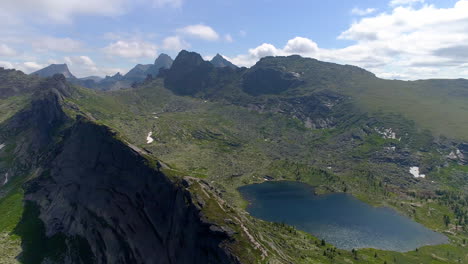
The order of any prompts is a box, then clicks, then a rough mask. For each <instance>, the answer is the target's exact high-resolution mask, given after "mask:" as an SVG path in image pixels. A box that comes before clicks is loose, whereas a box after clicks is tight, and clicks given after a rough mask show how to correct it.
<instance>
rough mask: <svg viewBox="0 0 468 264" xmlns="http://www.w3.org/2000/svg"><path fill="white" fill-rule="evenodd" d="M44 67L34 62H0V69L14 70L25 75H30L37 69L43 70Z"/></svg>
mask: <svg viewBox="0 0 468 264" xmlns="http://www.w3.org/2000/svg"><path fill="white" fill-rule="evenodd" d="M45 66H46V65H44V64H40V63H37V62H34V61H26V62H10V61H0V67H3V68H6V69H16V70H20V71H22V72H25V73H31V72H34V71H37V70H39V69H42V68H44V67H45Z"/></svg>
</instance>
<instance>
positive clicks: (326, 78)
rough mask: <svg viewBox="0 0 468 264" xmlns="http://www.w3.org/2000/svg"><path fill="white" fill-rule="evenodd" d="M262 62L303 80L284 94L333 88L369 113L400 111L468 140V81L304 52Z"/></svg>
mask: <svg viewBox="0 0 468 264" xmlns="http://www.w3.org/2000/svg"><path fill="white" fill-rule="evenodd" d="M261 67H263V68H275V69H279V70H281V71H284V72H290V73H292V74H294V75H295V76H298V79H300V80H301V81H303V84H302V85H301V86H299V87H297V88H295V89H293V90H292V91H291V90H289V91H287V92H286V93H283V94H284V95H287V94H288V93H289V94H290V93H294V94H308V93H312V92H316V91H317V90H322V89H329V90H334V91H337V92H339V93H342V94H345V95H347V96H350V97H351V98H353V99H354V100H355V102H356V103H357V104H356V105H358V106H360V107H361V108H362V109H363V110H365V111H368V112H370V113H375V112H391V113H398V114H401V115H403V116H404V117H406V118H408V119H410V120H413V121H414V122H415V123H416V125H417V126H418V127H419V128H421V129H429V130H430V131H431V132H432V133H433V134H434V135H435V136H439V135H444V136H446V137H451V138H456V139H461V140H468V132H467V131H468V80H464V79H456V80H420V81H397V80H384V79H380V78H377V77H376V76H374V75H373V74H372V73H370V72H368V71H366V70H363V69H361V68H358V67H355V66H350V65H339V64H335V63H327V62H322V61H318V60H314V59H307V58H301V57H299V56H289V57H267V58H265V59H262V60H260V61H259V62H258V63H257V65H256V66H254V67H253V69H254V68H261Z"/></svg>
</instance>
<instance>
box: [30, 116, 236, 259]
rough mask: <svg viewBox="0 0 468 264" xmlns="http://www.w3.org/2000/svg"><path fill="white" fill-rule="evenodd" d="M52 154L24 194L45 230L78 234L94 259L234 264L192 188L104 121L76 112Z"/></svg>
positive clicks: (220, 235)
mask: <svg viewBox="0 0 468 264" xmlns="http://www.w3.org/2000/svg"><path fill="white" fill-rule="evenodd" d="M57 152H58V153H57V155H56V156H55V157H54V158H53V159H52V160H51V161H50V163H49V165H48V166H46V167H45V168H44V169H45V170H44V173H43V174H42V175H41V176H40V177H38V178H37V179H35V180H34V181H33V182H31V184H30V185H29V187H28V188H27V194H26V199H28V200H30V201H33V202H35V203H36V204H37V205H38V206H39V208H40V212H41V214H40V218H41V219H42V221H43V222H44V223H45V227H46V234H47V236H52V235H55V234H64V235H65V236H67V237H77V236H78V237H82V238H84V239H85V240H86V241H87V243H88V244H89V248H90V249H91V251H92V254H93V257H92V258H93V260H94V263H237V260H236V258H235V257H233V256H231V255H230V253H229V252H228V251H227V250H225V249H223V246H222V243H223V241H224V240H227V239H229V236H228V235H227V234H226V233H224V232H219V231H218V232H216V231H211V230H210V224H208V223H205V222H204V221H203V220H201V218H202V216H201V215H200V211H199V209H198V208H197V207H196V206H195V205H193V203H192V198H191V195H190V193H189V192H188V191H186V190H185V189H184V188H183V187H182V186H179V185H177V184H174V183H173V182H172V181H171V180H169V179H168V178H167V177H166V176H165V175H164V174H163V173H161V172H160V171H159V170H158V169H157V168H151V167H150V166H149V165H148V164H147V163H148V162H147V161H146V160H145V159H144V158H142V157H141V156H140V154H139V153H137V152H136V151H134V150H132V149H131V148H130V147H128V146H126V145H125V144H124V143H122V142H120V141H118V140H116V139H115V138H114V134H113V133H112V132H110V131H109V130H108V129H107V128H106V127H103V126H98V125H96V124H93V123H90V122H89V121H85V120H84V119H82V118H81V119H80V120H79V121H77V123H76V124H75V125H74V126H73V127H72V128H71V129H70V131H69V135H68V136H67V138H66V139H65V140H64V142H63V145H62V146H61V148H60V149H59V150H57ZM68 244H71V243H68ZM68 252H73V250H72V249H68V250H67V251H66V252H64V253H63V254H65V255H64V256H62V261H63V262H65V263H75V262H74V260H73V258H74V257H73V255H70V254H69V253H68Z"/></svg>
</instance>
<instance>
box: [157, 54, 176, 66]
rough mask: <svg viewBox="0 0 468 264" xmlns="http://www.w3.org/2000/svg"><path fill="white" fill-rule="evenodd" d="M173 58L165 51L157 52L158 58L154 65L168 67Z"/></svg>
mask: <svg viewBox="0 0 468 264" xmlns="http://www.w3.org/2000/svg"><path fill="white" fill-rule="evenodd" d="M173 61H174V60H173V59H172V58H171V57H170V56H169V55H167V54H166V53H161V54H159V56H158V58H156V60H155V61H154V65H167V66H168V67H166V68H170V67H171V65H172V62H173Z"/></svg>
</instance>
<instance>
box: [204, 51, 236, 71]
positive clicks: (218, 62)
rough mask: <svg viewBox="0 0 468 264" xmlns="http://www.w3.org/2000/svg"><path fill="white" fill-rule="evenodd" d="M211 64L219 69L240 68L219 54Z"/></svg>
mask: <svg viewBox="0 0 468 264" xmlns="http://www.w3.org/2000/svg"><path fill="white" fill-rule="evenodd" d="M210 62H211V64H213V65H214V66H215V67H218V68H223V67H229V68H232V69H237V68H238V67H237V66H236V65H234V64H233V63H232V62H230V61H228V60H227V59H226V58H224V57H223V56H222V55H221V54H219V53H217V54H216V56H214V57H213V59H211V61H210Z"/></svg>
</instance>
